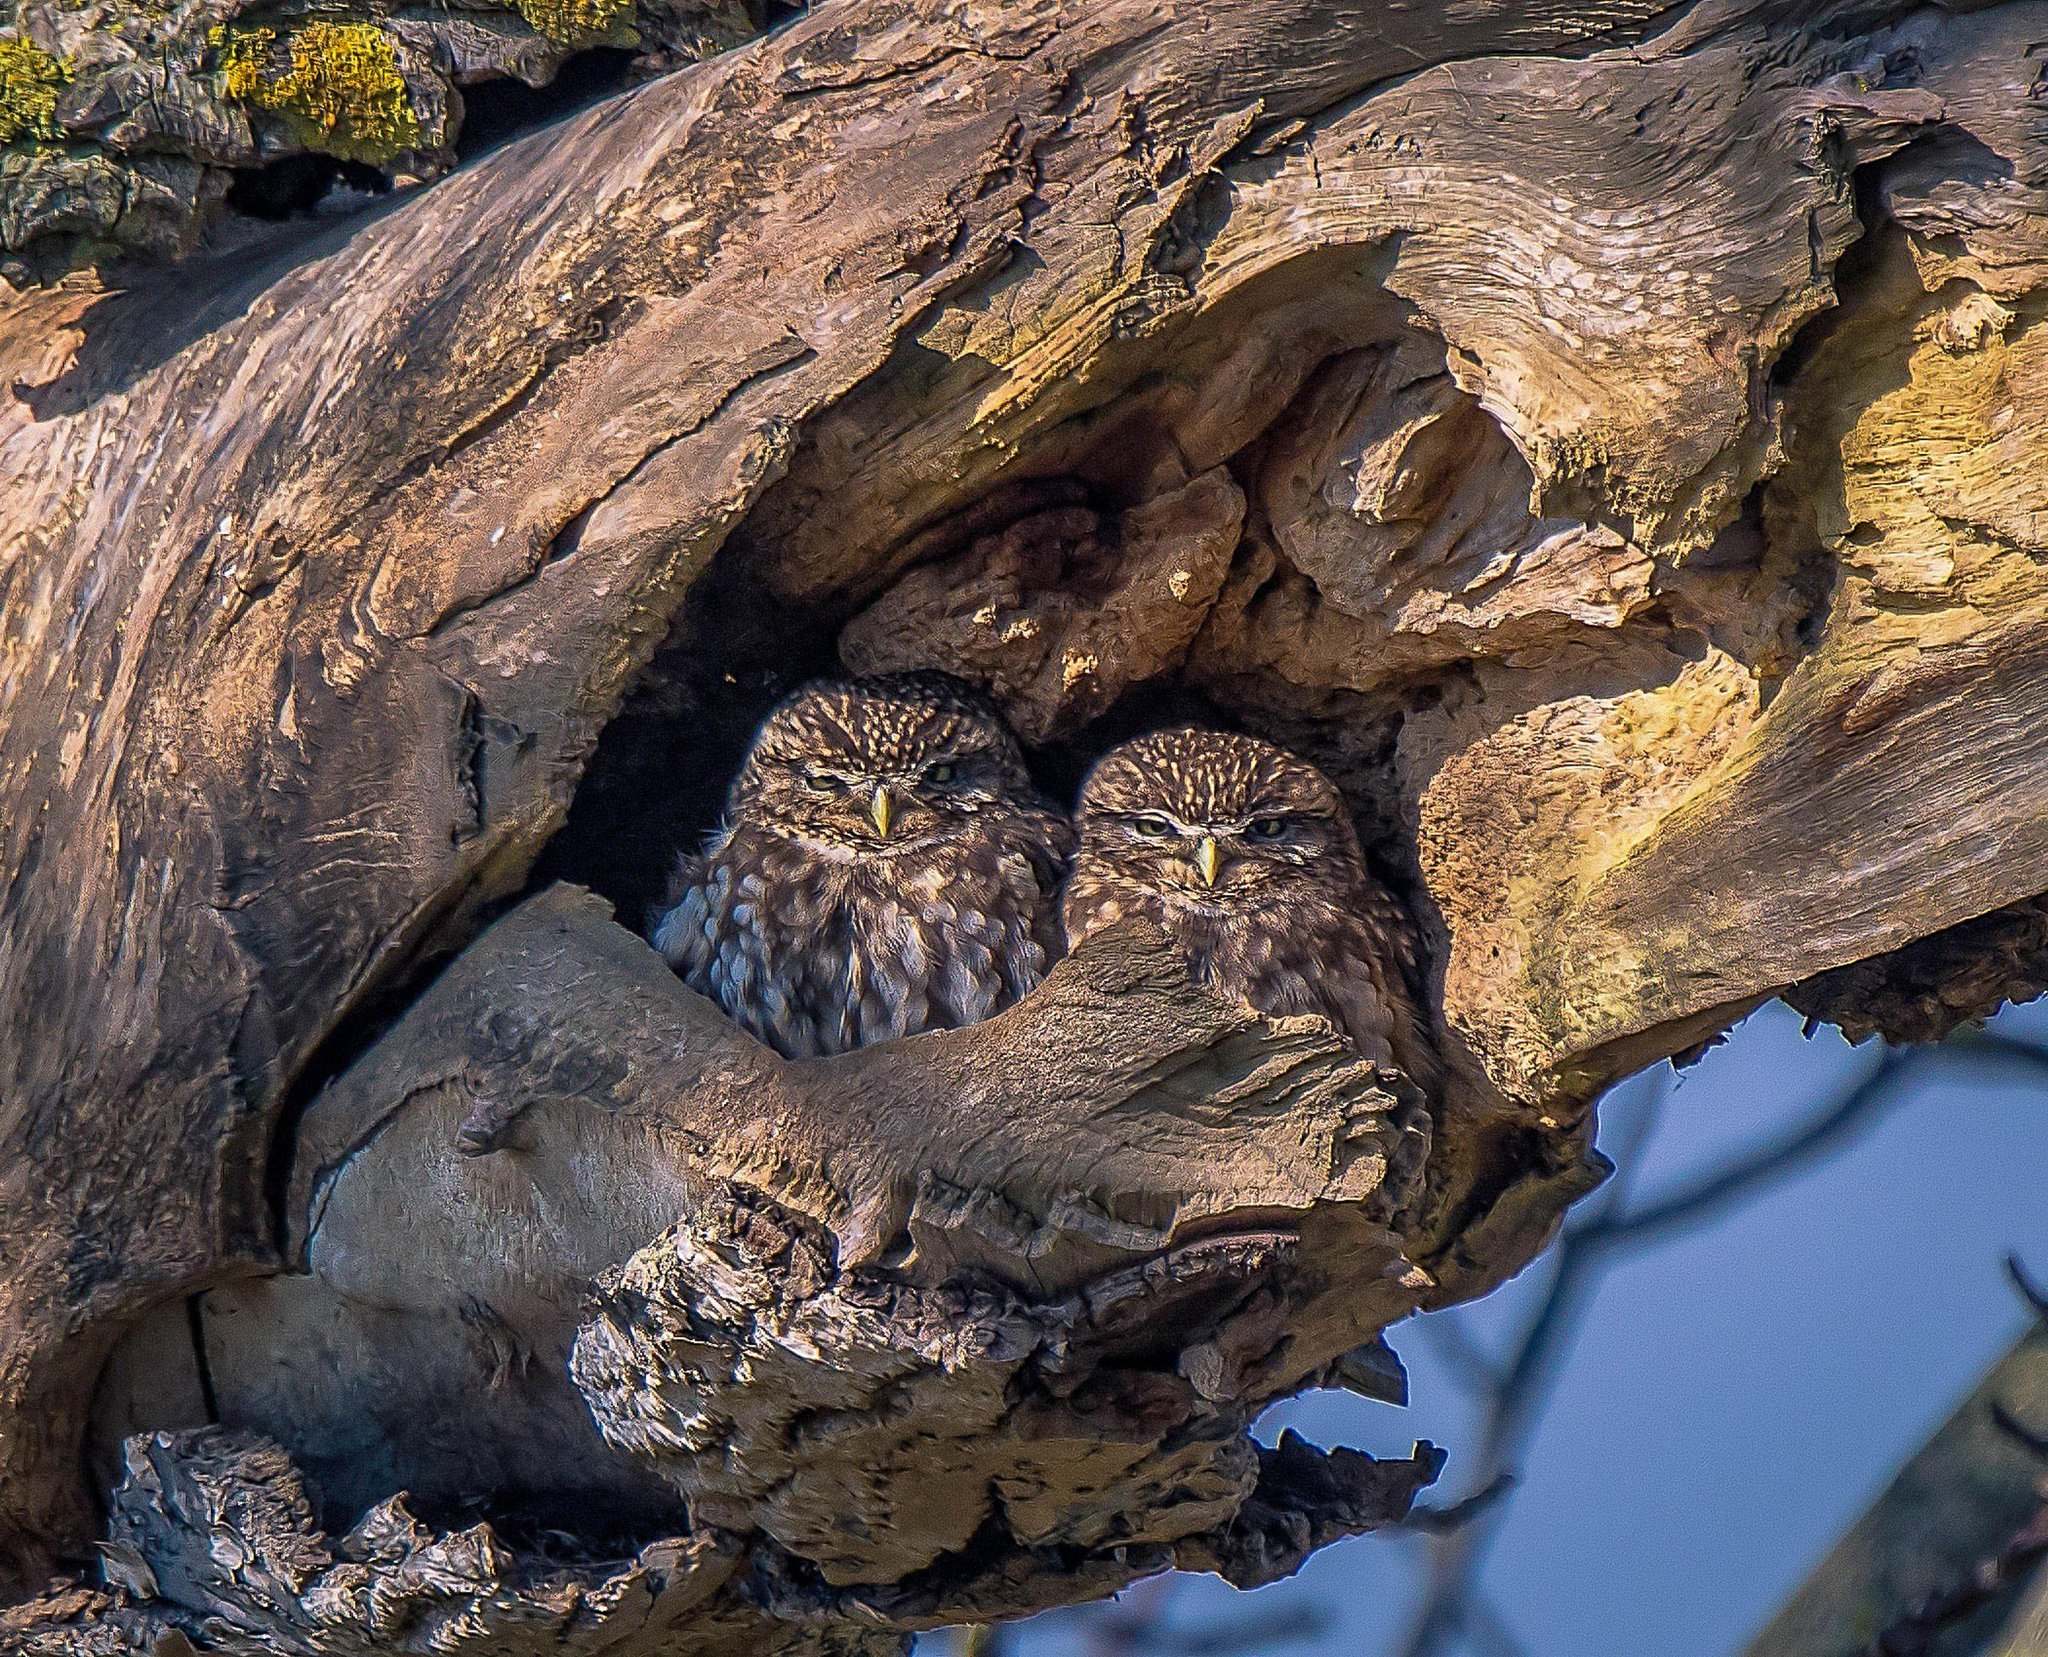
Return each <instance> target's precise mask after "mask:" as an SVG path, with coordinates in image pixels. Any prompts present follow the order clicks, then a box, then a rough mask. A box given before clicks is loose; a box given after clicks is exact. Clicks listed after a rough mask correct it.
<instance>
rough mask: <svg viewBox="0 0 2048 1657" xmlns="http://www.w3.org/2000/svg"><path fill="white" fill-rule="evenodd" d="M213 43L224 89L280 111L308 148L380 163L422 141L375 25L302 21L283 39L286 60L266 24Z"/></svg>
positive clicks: (393, 57)
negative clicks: (281, 59) (285, 60)
mask: <svg viewBox="0 0 2048 1657" xmlns="http://www.w3.org/2000/svg"><path fill="white" fill-rule="evenodd" d="M216 45H217V47H218V48H219V50H220V53H221V57H220V66H221V70H222V73H223V76H224V78H225V90H226V92H227V95H228V96H229V97H231V98H235V99H239V100H240V101H241V102H243V103H245V104H248V105H250V106H251V107H252V108H255V109H261V110H267V111H269V112H270V113H271V114H272V115H275V116H277V117H278V118H279V119H280V120H281V121H283V122H284V123H285V125H286V126H287V127H289V128H290V129H291V131H292V135H293V137H295V138H296V139H298V141H299V142H300V143H302V144H303V145H304V146H305V147H306V148H307V149H311V150H319V151H321V152H322V153H323V154H326V155H335V156H339V157H341V158H342V159H343V160H344V161H365V162H369V163H370V164H372V165H377V164H380V163H383V162H387V161H389V160H391V159H392V157H394V156H396V155H400V154H403V153H404V152H405V151H407V150H411V149H417V148H419V147H420V145H421V143H422V142H423V141H424V139H425V136H426V135H425V133H424V132H423V131H422V130H421V127H420V123H419V118H418V117H417V116H416V115H414V113H413V108H412V99H411V97H410V96H409V95H408V94H407V92H406V89H405V77H404V76H403V75H402V74H400V73H399V70H398V53H397V51H396V49H395V48H394V47H393V46H392V44H391V40H390V37H389V36H387V35H386V34H385V33H384V31H383V30H382V29H379V28H378V27H377V26H376V25H375V24H373V23H307V24H305V25H303V26H302V27H300V28H297V29H294V30H293V31H291V33H289V34H288V35H286V36H285V38H284V42H283V46H284V51H285V53H286V54H287V55H288V60H289V61H288V62H282V61H280V57H279V52H278V50H277V46H278V38H277V35H276V33H275V32H274V31H273V30H270V29H237V30H229V31H225V32H223V33H222V34H221V35H220V36H219V38H218V39H217V41H216Z"/></svg>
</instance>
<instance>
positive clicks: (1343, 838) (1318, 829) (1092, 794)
mask: <svg viewBox="0 0 2048 1657" xmlns="http://www.w3.org/2000/svg"><path fill="white" fill-rule="evenodd" d="M1076 817H1077V822H1078V826H1079V829H1080V836H1081V844H1080V849H1079V851H1078V852H1077V853H1076V854H1075V858H1074V874H1073V878H1072V880H1071V881H1069V883H1068V885H1067V891H1066V898H1065V922H1066V936H1067V943H1068V945H1069V947H1071V946H1073V945H1075V944H1078V943H1079V942H1080V941H1081V940H1082V939H1083V938H1085V937H1086V936H1087V935H1088V934H1089V933H1091V932H1094V931H1096V930H1098V929H1099V928H1101V927H1104V926H1107V925H1109V924H1111V923H1112V922H1114V921H1117V920H1120V919H1122V918H1123V917H1125V916H1136V917H1141V918H1143V919H1145V920H1148V921H1150V922H1151V923H1152V924H1153V925H1155V926H1157V927H1159V928H1160V929H1161V930H1163V931H1164V932H1165V933H1166V935H1167V936H1168V937H1170V938H1171V939H1173V941H1174V942H1175V943H1176V944H1178V945H1179V946H1180V948H1181V949H1182V950H1183V951H1184V952H1185V953H1186V955H1187V958H1188V964H1189V966H1190V967H1191V969H1192V970H1193V973H1194V976H1195V980H1196V982H1197V983H1202V984H1206V985H1208V986H1210V987H1211V988H1213V989H1217V990H1220V991H1222V992H1223V993H1225V994H1227V995H1234V996H1236V997H1238V998H1239V999H1240V1000H1242V1001H1245V1002H1248V1003H1249V1004H1250V1005H1251V1006H1253V1007H1255V1008H1256V1009H1257V1010H1258V1011H1260V1012H1262V1013H1271V1014H1288V1013H1317V1014H1320V1015H1321V1016H1322V1017H1324V1018H1327V1019H1328V1020H1329V1021H1330V1022H1331V1023H1332V1024H1334V1025H1336V1026H1337V1028H1338V1029H1339V1030H1341V1031H1343V1032H1344V1034H1345V1035H1346V1036H1348V1037H1349V1038H1350V1040H1351V1042H1352V1045H1353V1046H1355V1047H1356V1048H1357V1049H1358V1050H1359V1052H1360V1053H1362V1054H1363V1055H1364V1056H1365V1057H1367V1058H1369V1059H1372V1060H1373V1061H1375V1062H1376V1063H1380V1064H1387V1063H1392V1064H1393V1065H1394V1066H1396V1067H1397V1068H1398V1069H1400V1070H1401V1071H1402V1072H1404V1073H1405V1074H1406V1075H1407V1076H1408V1077H1409V1078H1410V1079H1411V1080H1413V1081H1415V1082H1417V1083H1419V1084H1420V1085H1422V1086H1423V1087H1425V1088H1429V1087H1430V1086H1431V1085H1432V1083H1433V1081H1434V1080H1435V1076H1436V1062H1435V1058H1434V1050H1433V1048H1432V1047H1431V1045H1430V1042H1429V1039H1428V1037H1427V1035H1426V1034H1425V1032H1424V1026H1423V1023H1422V1018H1421V1014H1420V1012H1419V1011H1418V1008H1417V1003H1416V999H1415V995H1414V991H1413V989H1412V988H1411V984H1410V977H1411V974H1414V973H1415V966H1416V963H1415V961H1414V958H1413V954H1412V946H1411V945H1410V944H1409V941H1408V935H1407V932H1406V929H1405V926H1404V924H1403V922H1402V919H1401V915H1400V910H1399V907H1398V906H1397V905H1396V903H1395V901H1394V899H1393V898H1392V897H1391V896H1390V895H1389V894H1388V893H1387V892H1386V891H1385V890H1383V889H1382V888H1381V887H1380V885H1379V884H1378V883H1377V882H1376V881H1375V880H1374V879H1373V877H1372V875H1371V873H1370V872H1369V871H1368V870H1367V868H1366V866H1365V859H1364V856H1363V855H1362V854H1361V852H1360V851H1359V847H1358V836H1357V833H1356V831H1355V830H1354V829H1353V828H1352V826H1351V816H1350V812H1349V811H1348V810H1347V809H1346V807H1345V804H1344V799H1343V796H1342V795H1340V794H1339V793H1338V792H1337V789H1336V786H1335V785H1334V784H1333V783H1331V782H1330V780H1329V779H1328V778H1327V777H1325V776H1324V775H1323V774H1322V773H1321V772H1320V771H1318V770H1317V769H1316V768H1315V767H1314V766H1312V765H1310V764H1309V763H1308V762H1307V761H1306V760H1303V759H1300V758H1297V757H1296V756H1295V755H1293V754H1290V753H1288V752H1286V751H1285V750H1284V749H1280V748H1275V747H1273V746H1272V745H1271V744H1270V743H1265V742H1259V741H1257V740H1255V739H1254V738H1251V737H1246V736H1235V735H1232V734H1230V733H1228V732H1225V731H1203V730H1179V731H1158V732H1154V733H1153V734H1152V735H1150V736H1143V737H1139V738H1138V739H1137V740H1135V741H1133V742H1127V743H1125V744H1124V745H1123V746H1122V747H1121V748H1117V749H1114V750H1112V751H1111V752H1110V753H1108V754H1105V755H1104V756H1103V757H1102V759H1101V760H1100V761H1099V762H1097V764H1096V766H1095V769H1094V770H1093V771H1092V772H1090V773H1089V776H1088V780H1087V782H1086V783H1085V784H1084V785H1083V787H1082V790H1081V801H1080V806H1079V808H1078V811H1077V813H1076Z"/></svg>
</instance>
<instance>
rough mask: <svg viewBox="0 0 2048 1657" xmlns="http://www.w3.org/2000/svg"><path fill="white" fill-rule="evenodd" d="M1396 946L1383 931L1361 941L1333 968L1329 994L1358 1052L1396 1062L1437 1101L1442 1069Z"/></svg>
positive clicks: (1375, 1058) (1418, 1085)
mask: <svg viewBox="0 0 2048 1657" xmlns="http://www.w3.org/2000/svg"><path fill="white" fill-rule="evenodd" d="M1391 941H1392V940H1391V938H1390V937H1389V935H1388V934H1387V933H1385V932H1384V931H1381V930H1380V929H1378V928H1372V929H1371V935H1370V936H1368V937H1362V938H1360V939H1358V940H1357V942H1356V944H1355V946H1354V947H1351V948H1347V949H1346V950H1345V951H1344V954H1343V958H1342V959H1341V960H1339V961H1336V962H1332V963H1331V966H1332V967H1333V968H1334V969H1335V970H1334V971H1333V972H1332V974H1331V977H1330V980H1329V981H1328V982H1327V983H1326V984H1325V986H1324V994H1325V995H1326V997H1327V998H1328V999H1329V1001H1330V1003H1331V1005H1332V1007H1333V1009H1334V1010H1335V1012H1336V1014H1337V1023H1338V1024H1339V1025H1340V1026H1341V1027H1342V1029H1343V1030H1344V1033H1345V1034H1346V1035H1347V1036H1349V1037H1350V1038H1351V1042H1352V1045H1353V1046H1355V1047H1356V1048H1357V1049H1358V1050H1359V1051H1360V1052H1361V1053H1363V1054H1364V1055H1365V1056H1366V1057H1367V1058H1369V1059H1373V1060H1375V1061H1376V1062H1380V1063H1385V1062H1386V1061H1387V1060H1389V1059H1391V1060H1392V1061H1393V1064H1394V1065H1395V1067H1396V1068H1397V1069H1399V1070H1400V1071H1401V1073H1402V1074H1403V1075H1405V1076H1406V1077H1408V1079H1409V1080H1410V1081H1412V1082H1414V1083H1415V1085H1416V1086H1417V1087H1419V1088H1421V1089H1422V1090H1423V1091H1424V1092H1425V1093H1427V1094H1429V1095H1431V1096H1432V1097H1434V1096H1435V1094H1436V1091H1437V1087H1438V1084H1439V1082H1440V1081H1441V1079H1442V1067H1441V1065H1440V1064H1439V1063H1438V1060H1437V1056H1436V1046H1435V1043H1434V1042H1433V1041H1432V1040H1431V1039H1430V1036H1429V1033H1428V1026H1427V1024H1426V1023H1425V1022H1424V1019H1423V1014H1422V1009H1421V1007H1420V1005H1419V1004H1418V1003H1417V1001H1416V999H1415V996H1414V994H1413V992H1412V991H1411V990H1410V989H1409V985H1408V974H1407V971H1406V970H1405V968H1406V963H1404V962H1401V961H1400V960H1398V958H1397V957H1396V955H1395V953H1394V951H1393V949H1392V948H1391V947H1388V946H1389V945H1390V944H1391Z"/></svg>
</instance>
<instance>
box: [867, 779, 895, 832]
mask: <svg viewBox="0 0 2048 1657" xmlns="http://www.w3.org/2000/svg"><path fill="white" fill-rule="evenodd" d="M868 815H869V816H870V817H872V818H873V819H874V820H875V832H876V833H877V834H879V835H880V836H881V837H882V838H883V839H884V840H886V839H888V838H889V825H890V824H891V823H893V822H894V821H895V820H896V800H895V797H894V796H893V795H892V794H890V792H889V790H888V788H887V786H886V785H884V786H882V787H879V788H877V789H876V790H875V797H874V798H873V799H871V800H870V801H868Z"/></svg>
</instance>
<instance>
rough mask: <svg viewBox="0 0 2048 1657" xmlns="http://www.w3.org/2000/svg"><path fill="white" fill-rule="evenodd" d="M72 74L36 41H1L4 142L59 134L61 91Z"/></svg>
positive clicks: (1, 137)
mask: <svg viewBox="0 0 2048 1657" xmlns="http://www.w3.org/2000/svg"><path fill="white" fill-rule="evenodd" d="M69 78H70V77H69V76H67V75H66V74H65V73H64V65H63V64H62V63H61V62H59V61H58V60H57V59H56V58H53V57H51V56H50V54H49V53H48V52H46V51H44V50H43V49H42V48H41V47H40V46H38V45H36V44H35V43H34V42H33V41H28V40H0V144H5V143H9V142H11V141H12V140H14V139H16V138H20V137H23V136H27V137H29V138H55V137H56V136H57V93H58V90H59V89H60V88H61V87H62V86H63V85H64V82H65V81H66V80H68V79H69Z"/></svg>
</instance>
